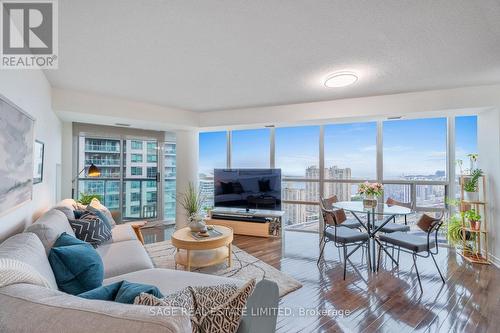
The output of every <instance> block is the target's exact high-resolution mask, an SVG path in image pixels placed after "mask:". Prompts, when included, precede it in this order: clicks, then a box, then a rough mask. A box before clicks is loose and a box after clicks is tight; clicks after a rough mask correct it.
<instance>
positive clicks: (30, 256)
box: [0, 233, 57, 289]
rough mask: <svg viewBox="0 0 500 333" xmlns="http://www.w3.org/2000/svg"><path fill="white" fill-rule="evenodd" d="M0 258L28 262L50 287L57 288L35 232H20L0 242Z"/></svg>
mask: <svg viewBox="0 0 500 333" xmlns="http://www.w3.org/2000/svg"><path fill="white" fill-rule="evenodd" d="M0 258H9V259H15V260H18V261H21V262H23V263H26V264H28V265H29V266H31V267H33V269H34V270H36V272H38V273H39V274H40V275H41V276H42V277H43V278H44V279H45V280H47V282H48V283H49V286H50V288H52V289H57V283H56V278H55V277H54V273H53V272H52V268H51V267H50V264H49V261H48V260H47V255H46V254H45V249H44V247H43V245H42V242H41V241H40V239H39V238H38V237H37V236H36V235H35V234H33V233H21V234H17V235H14V236H12V237H10V238H8V239H7V240H5V241H4V242H3V243H2V244H0Z"/></svg>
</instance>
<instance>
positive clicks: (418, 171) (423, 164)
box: [383, 118, 447, 181]
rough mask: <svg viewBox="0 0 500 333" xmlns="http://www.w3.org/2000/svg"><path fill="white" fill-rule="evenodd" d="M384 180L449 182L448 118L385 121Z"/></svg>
mask: <svg viewBox="0 0 500 333" xmlns="http://www.w3.org/2000/svg"><path fill="white" fill-rule="evenodd" d="M383 126H384V129H383V135H384V139H383V142H384V148H383V154H384V179H404V180H436V181H442V180H446V171H445V170H446V146H447V130H446V126H447V121H446V118H428V119H412V120H395V121H385V122H384V124H383Z"/></svg>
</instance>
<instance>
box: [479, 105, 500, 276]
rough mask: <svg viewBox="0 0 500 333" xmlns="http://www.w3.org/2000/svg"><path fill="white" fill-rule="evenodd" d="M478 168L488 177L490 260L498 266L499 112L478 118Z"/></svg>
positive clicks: (499, 238)
mask: <svg viewBox="0 0 500 333" xmlns="http://www.w3.org/2000/svg"><path fill="white" fill-rule="evenodd" d="M477 124H478V131H477V132H478V146H479V167H480V168H481V169H483V171H484V172H485V174H486V176H487V177H488V178H487V180H488V192H487V195H488V198H487V204H488V205H487V213H488V218H489V223H488V227H489V231H490V233H489V235H488V236H489V237H488V243H489V247H490V254H491V256H492V257H491V260H492V261H493V262H494V263H495V264H496V265H497V266H500V237H498V236H499V235H500V207H499V205H500V111H499V110H491V111H487V112H483V113H481V114H479V116H478V122H477Z"/></svg>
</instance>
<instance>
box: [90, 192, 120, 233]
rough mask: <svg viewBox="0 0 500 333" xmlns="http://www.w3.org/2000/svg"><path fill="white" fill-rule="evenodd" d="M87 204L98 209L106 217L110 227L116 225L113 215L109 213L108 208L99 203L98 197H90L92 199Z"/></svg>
mask: <svg viewBox="0 0 500 333" xmlns="http://www.w3.org/2000/svg"><path fill="white" fill-rule="evenodd" d="M89 206H90V207H94V208H95V209H98V210H100V211H101V212H102V213H103V214H104V215H105V216H106V217H107V218H108V222H109V223H110V224H111V227H113V226H114V225H116V222H115V220H114V219H113V215H111V212H110V211H109V209H108V208H107V207H106V206H104V205H103V204H101V202H100V201H99V199H97V198H94V199H92V201H91V202H90V204H89V205H88V206H87V208H88V207H89Z"/></svg>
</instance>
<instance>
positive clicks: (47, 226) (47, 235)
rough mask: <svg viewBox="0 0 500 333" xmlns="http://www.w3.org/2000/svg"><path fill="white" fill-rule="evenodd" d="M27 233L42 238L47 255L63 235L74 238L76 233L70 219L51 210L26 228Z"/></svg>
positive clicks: (57, 211)
mask: <svg viewBox="0 0 500 333" xmlns="http://www.w3.org/2000/svg"><path fill="white" fill-rule="evenodd" d="M25 231H27V232H32V233H34V234H36V235H37V236H38V238H40V240H41V241H42V244H43V247H44V248H45V252H46V254H48V253H49V251H50V249H51V248H52V246H53V245H54V243H55V242H56V240H57V239H58V238H59V236H61V235H62V234H63V233H67V234H68V235H71V236H74V235H75V233H74V232H73V229H72V228H71V225H70V224H69V222H68V218H67V217H66V215H64V213H63V212H61V211H59V210H57V209H51V210H49V211H48V212H46V213H45V214H43V215H42V216H41V217H40V218H39V219H38V220H36V222H35V223H33V224H32V225H30V226H29V227H27V228H26V230H25Z"/></svg>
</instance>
